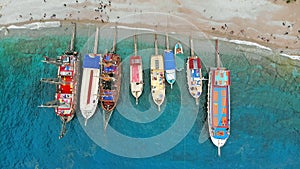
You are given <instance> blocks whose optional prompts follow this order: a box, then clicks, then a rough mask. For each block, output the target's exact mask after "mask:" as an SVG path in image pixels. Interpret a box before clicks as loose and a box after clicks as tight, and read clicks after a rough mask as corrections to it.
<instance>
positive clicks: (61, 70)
mask: <svg viewBox="0 0 300 169" xmlns="http://www.w3.org/2000/svg"><path fill="white" fill-rule="evenodd" d="M75 31H76V25H75V26H74V30H73V36H72V40H71V45H70V51H68V52H65V53H64V54H63V55H61V56H57V58H55V59H54V58H49V57H47V56H45V60H43V62H46V63H49V64H54V65H56V66H57V67H58V71H57V78H42V79H41V81H42V82H46V83H50V84H55V85H56V93H55V100H54V101H50V102H47V103H46V104H43V105H41V106H39V107H47V108H55V113H56V115H57V116H59V117H60V119H61V121H62V129H61V132H60V136H59V138H62V137H63V136H64V134H65V132H66V127H65V125H66V123H68V122H69V121H71V120H72V119H73V117H74V115H75V110H76V103H77V81H78V75H79V58H78V53H77V52H73V46H74V39H75Z"/></svg>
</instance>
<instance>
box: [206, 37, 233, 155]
mask: <svg viewBox="0 0 300 169" xmlns="http://www.w3.org/2000/svg"><path fill="white" fill-rule="evenodd" d="M216 58H217V59H216V60H217V65H218V66H217V68H210V71H209V81H208V103H207V106H208V108H207V110H208V111H207V112H208V126H209V127H208V128H209V134H210V139H211V141H212V142H213V144H214V145H215V146H217V147H218V155H219V156H220V155H221V147H223V146H224V144H225V143H226V141H227V139H228V137H229V135H230V71H229V70H227V69H226V68H223V67H220V61H219V52H218V40H216Z"/></svg>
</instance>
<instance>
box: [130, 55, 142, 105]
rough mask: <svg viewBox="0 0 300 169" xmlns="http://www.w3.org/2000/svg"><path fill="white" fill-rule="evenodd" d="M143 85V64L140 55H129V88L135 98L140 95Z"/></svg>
mask: <svg viewBox="0 0 300 169" xmlns="http://www.w3.org/2000/svg"><path fill="white" fill-rule="evenodd" d="M143 87H144V80H143V64H142V58H141V56H131V57H130V90H131V94H132V95H133V96H134V97H135V98H136V100H137V99H138V98H139V97H140V96H141V95H142V92H143Z"/></svg>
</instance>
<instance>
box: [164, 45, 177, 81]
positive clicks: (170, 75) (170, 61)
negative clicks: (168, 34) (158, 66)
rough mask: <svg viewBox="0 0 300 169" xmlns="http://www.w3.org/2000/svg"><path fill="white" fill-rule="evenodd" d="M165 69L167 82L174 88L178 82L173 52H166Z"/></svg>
mask: <svg viewBox="0 0 300 169" xmlns="http://www.w3.org/2000/svg"><path fill="white" fill-rule="evenodd" d="M164 69H165V76H166V80H167V82H168V83H169V84H170V85H171V86H172V85H173V84H174V83H175V81H176V64H175V57H174V53H173V52H172V51H171V50H165V51H164Z"/></svg>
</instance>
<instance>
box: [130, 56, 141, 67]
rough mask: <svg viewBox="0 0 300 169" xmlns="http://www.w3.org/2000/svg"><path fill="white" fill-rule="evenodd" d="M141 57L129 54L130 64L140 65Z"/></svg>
mask: <svg viewBox="0 0 300 169" xmlns="http://www.w3.org/2000/svg"><path fill="white" fill-rule="evenodd" d="M141 64H142V59H141V57H140V56H131V57H130V65H141Z"/></svg>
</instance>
